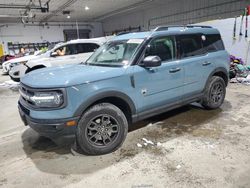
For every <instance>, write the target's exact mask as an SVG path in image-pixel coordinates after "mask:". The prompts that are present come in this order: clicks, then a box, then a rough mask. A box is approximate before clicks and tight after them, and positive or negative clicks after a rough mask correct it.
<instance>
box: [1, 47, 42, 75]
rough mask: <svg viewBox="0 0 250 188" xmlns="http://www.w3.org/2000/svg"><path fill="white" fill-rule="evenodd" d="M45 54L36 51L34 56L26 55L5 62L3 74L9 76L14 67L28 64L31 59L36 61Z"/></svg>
mask: <svg viewBox="0 0 250 188" xmlns="http://www.w3.org/2000/svg"><path fill="white" fill-rule="evenodd" d="M41 54H43V52H41V51H39V50H38V51H35V52H34V53H33V54H30V53H26V54H25V55H24V56H23V57H18V58H12V59H10V60H8V61H5V62H4V63H3V65H2V67H3V72H2V73H3V74H9V71H10V69H11V68H12V67H14V66H17V65H19V64H23V63H26V62H27V61H28V60H31V59H36V58H37V57H39V56H40V55H41Z"/></svg>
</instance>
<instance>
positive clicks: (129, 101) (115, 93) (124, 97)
mask: <svg viewBox="0 0 250 188" xmlns="http://www.w3.org/2000/svg"><path fill="white" fill-rule="evenodd" d="M108 97H116V98H119V99H121V100H123V101H125V102H126V103H127V104H128V105H129V107H130V109H131V113H132V115H134V114H136V107H135V104H134V102H133V100H132V99H131V98H130V97H129V96H128V95H126V94H125V93H122V92H119V91H104V92H101V93H97V94H96V95H94V96H92V97H90V98H89V99H88V100H86V101H84V102H83V103H82V104H81V105H80V106H79V107H78V109H77V110H76V112H75V113H74V116H75V117H77V116H81V115H82V113H83V112H84V111H85V110H86V109H87V108H88V107H89V106H91V105H92V104H94V103H95V102H97V101H99V100H102V99H104V98H108Z"/></svg>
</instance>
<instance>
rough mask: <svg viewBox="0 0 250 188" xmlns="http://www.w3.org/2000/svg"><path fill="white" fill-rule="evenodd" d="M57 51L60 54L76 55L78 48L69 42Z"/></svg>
mask: <svg viewBox="0 0 250 188" xmlns="http://www.w3.org/2000/svg"><path fill="white" fill-rule="evenodd" d="M55 52H57V54H58V56H65V55H74V54H77V49H76V45H75V44H69V45H66V46H61V47H59V48H57V49H56V50H55Z"/></svg>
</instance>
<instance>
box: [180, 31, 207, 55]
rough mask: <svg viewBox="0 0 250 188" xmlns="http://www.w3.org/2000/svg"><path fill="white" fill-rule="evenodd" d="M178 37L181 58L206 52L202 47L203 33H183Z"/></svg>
mask: <svg viewBox="0 0 250 188" xmlns="http://www.w3.org/2000/svg"><path fill="white" fill-rule="evenodd" d="M178 38H179V50H180V54H179V55H180V57H181V58H185V57H190V56H196V55H202V54H204V53H205V51H204V49H203V47H202V42H201V35H181V36H179V37H178Z"/></svg>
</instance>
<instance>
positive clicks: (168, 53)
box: [145, 36, 175, 61]
mask: <svg viewBox="0 0 250 188" xmlns="http://www.w3.org/2000/svg"><path fill="white" fill-rule="evenodd" d="M147 56H159V57H160V58H161V60H162V61H169V60H173V59H174V58H175V41H174V39H173V38H172V37H169V36H168V37H162V38H157V39H153V40H152V41H151V42H150V44H149V45H148V47H147V50H146V53H145V57H147Z"/></svg>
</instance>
